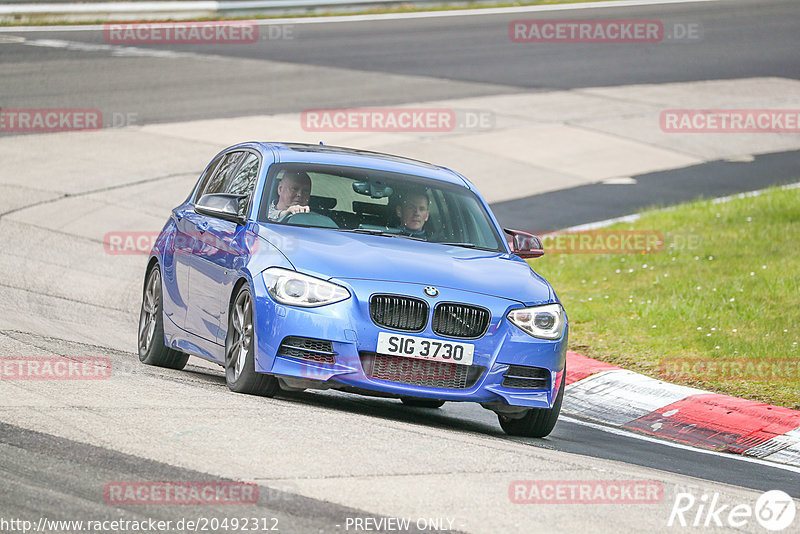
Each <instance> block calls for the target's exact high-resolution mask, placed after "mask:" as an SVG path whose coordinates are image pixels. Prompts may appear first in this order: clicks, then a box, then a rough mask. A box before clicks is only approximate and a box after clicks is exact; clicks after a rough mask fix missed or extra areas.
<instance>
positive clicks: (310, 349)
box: [278, 336, 336, 365]
mask: <svg viewBox="0 0 800 534" xmlns="http://www.w3.org/2000/svg"><path fill="white" fill-rule="evenodd" d="M278 356H284V357H286V358H295V359H297V360H305V361H308V362H316V363H327V364H331V365H333V364H334V363H336V353H335V352H333V344H332V343H331V342H330V341H325V340H322V339H311V338H309V337H296V336H289V337H287V338H284V340H283V342H282V343H281V346H280V348H278Z"/></svg>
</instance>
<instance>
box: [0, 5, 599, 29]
mask: <svg viewBox="0 0 800 534" xmlns="http://www.w3.org/2000/svg"><path fill="white" fill-rule="evenodd" d="M31 1H33V0H31ZM75 1H76V2H77V1H78V0H75ZM605 1H608V0H528V1H521V2H493V1H491V0H490V1H487V2H469V3H459V4H447V3H444V2H443V3H442V4H441V5H416V4H413V3H405V4H402V5H399V6H396V7H375V8H366V9H354V10H350V11H344V10H341V11H322V12H312V13H274V14H271V13H254V14H251V15H238V16H226V15H224V14H219V15H217V16H214V17H195V18H188V19H184V18H181V19H175V18H165V19H158V20H142V21H136V20H125V21H124V23H125V24H133V23H137V22H147V23H151V22H204V21H212V20H264V19H283V18H308V17H337V16H347V15H376V14H389V13H416V12H427V11H458V10H462V9H489V8H498V7H519V6H539V5H542V6H544V5H554V4H583V3H592V2H605ZM107 23H109V20H106V19H96V20H81V21H67V20H60V19H59V18H55V17H48V16H47V15H42V16H41V18H38V16H37V19H36V20H20V21H0V27H3V26H42V25H47V26H59V25H69V26H75V25H92V24H107Z"/></svg>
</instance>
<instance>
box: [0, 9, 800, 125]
mask: <svg viewBox="0 0 800 534" xmlns="http://www.w3.org/2000/svg"><path fill="white" fill-rule="evenodd" d="M533 18H535V19H563V18H570V19H577V18H591V19H613V18H624V19H637V18H646V19H658V20H661V21H663V23H664V25H665V28H667V29H669V28H673V27H674V25H675V24H684V25H686V24H699V25H700V27H702V39H701V40H699V41H685V42H662V43H652V44H641V43H633V44H575V43H559V44H521V43H513V42H511V41H510V39H509V37H508V27H509V26H508V25H509V23H510V22H511V21H513V20H516V19H533ZM798 28H800V6H798V3H797V2H796V0H755V1H754V0H745V1H742V0H736V1H732V0H722V1H719V2H702V3H688V4H674V5H656V6H642V7H625V8H622V7H621V8H610V9H600V10H598V9H587V10H573V11H568V12H550V13H547V12H543V13H522V14H508V15H488V16H462V17H444V18H422V19H401V20H387V21H370V22H357V23H345V22H342V23H331V24H296V25H294V26H292V28H291V30H290V33H289V35H291V37H292V38H291V39H283V38H278V39H269V31H268V30H267V29H266V28H265V27H262V28H261V37H262V40H260V41H258V42H256V43H252V44H216V45H160V46H155V45H149V46H148V45H136V46H138V47H140V48H158V49H169V50H176V51H183V52H190V53H196V54H211V55H214V56H219V57H222V58H238V59H250V60H252V62H244V63H242V62H230V63H226V62H225V61H221V62H220V61H214V60H209V59H207V58H200V59H194V58H181V59H179V60H176V59H161V58H148V57H113V56H111V54H110V53H109V52H108V51H97V52H91V51H72V50H63V49H53V48H41V47H36V46H22V45H10V44H0V63H1V64H2V65H3V69H4V71H5V72H4V76H2V77H0V106H3V107H26V106H31V107H35V106H38V107H45V106H51V107H88V108H98V109H101V110H103V111H104V112H112V111H135V112H137V113H139V121H140V123H151V122H170V121H178V120H191V119H201V118H202V119H206V118H213V117H230V116H239V115H251V114H264V113H280V112H296V111H301V110H303V109H308V108H319V107H326V106H327V107H331V106H334V107H342V106H369V105H390V104H400V103H404V102H418V101H425V100H434V99H438V98H456V97H460V96H480V95H486V94H501V93H514V92H520V91H546V90H552V89H577V88H582V87H597V86H617V85H628V84H636V83H667V82H686V81H696V80H711V79H732V78H747V77H755V76H780V77H786V78H794V79H797V78H799V77H800V54H798V53H797V50H798V49H799V48H800V31H798ZM2 35H21V36H24V37H26V38H28V39H63V40H69V41H76V42H81V43H96V44H104V37H103V32H102V31H101V30H93V31H55V32H47V33H37V32H26V33H14V32H10V33H2V34H0V36H2ZM279 35H283V34H280V33H279ZM275 62H279V63H275ZM301 66H316V67H319V68H321V69H322V70H313V71H308V70H303V69H299V68H298V67H301ZM331 69H335V70H331ZM340 69H347V70H344V71H343V70H340ZM394 75H404V76H406V78H404V79H400V78H396V77H393V76H394ZM408 76H412V77H415V78H407V77H408ZM453 82H458V83H453Z"/></svg>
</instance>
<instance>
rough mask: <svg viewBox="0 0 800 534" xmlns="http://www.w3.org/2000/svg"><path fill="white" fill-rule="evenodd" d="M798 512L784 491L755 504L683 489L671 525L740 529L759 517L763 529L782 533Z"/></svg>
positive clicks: (765, 496) (775, 491)
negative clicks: (730, 500)
mask: <svg viewBox="0 0 800 534" xmlns="http://www.w3.org/2000/svg"><path fill="white" fill-rule="evenodd" d="M796 513H797V507H796V505H795V502H794V501H793V500H792V498H791V497H790V496H789V495H788V494H787V493H786V492H784V491H781V490H772V491H767V492H766V493H763V494H761V496H759V498H758V499H757V500H756V502H755V505H753V506H751V505H750V504H747V503H729V502H728V503H726V502H723V501H722V499H720V496H719V493H714V494H713V495H709V494H707V493H703V494H702V495H701V496H700V497H696V496H695V495H694V494H692V493H685V492H681V493H678V494H676V495H675V503H674V504H673V505H672V511H671V512H670V514H669V520H668V521H667V526H668V527H671V526H681V527H687V526H688V527H700V528H715V527H725V528H736V529H739V528H744V527H747V526H748V525H750V524H751V522H752V520H753V519H755V520H756V521H757V522H758V524H759V525H761V526H762V527H763V528H765V529H767V530H769V531H772V532H778V531H781V530H785V529H786V528H788V527H789V526H791V525H792V523H793V522H794V517H795V514H796ZM793 532H796V531H793Z"/></svg>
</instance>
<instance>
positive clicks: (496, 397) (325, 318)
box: [253, 276, 568, 408]
mask: <svg viewBox="0 0 800 534" xmlns="http://www.w3.org/2000/svg"><path fill="white" fill-rule="evenodd" d="M253 283H254V287H253V291H254V295H255V310H254V311H255V317H254V319H255V324H256V354H255V366H256V371H258V372H262V373H270V374H274V375H278V376H284V377H293V378H296V379H307V380H315V381H321V382H327V384H325V386H326V387H328V386H333V387H348V386H349V387H352V388H357V389H359V390H366V391H371V392H375V393H377V394H385V395H386V394H388V395H395V396H410V397H424V398H435V399H440V400H446V401H469V402H480V403H490V404H491V403H500V404H506V405H509V406H522V407H532V408H549V407H552V405H553V401H554V400H555V398H556V395H557V394H558V388H559V386H560V384H561V379H562V375H563V373H564V372H565V358H566V349H567V333H568V325H567V324H566V318H565V325H564V334H563V335H562V337H561V338H560V339H557V340H553V341H550V340H544V339H537V338H533V337H531V336H529V335H528V334H526V333H525V332H523V331H522V330H520V329H519V328H517V327H516V326H514V325H513V324H511V323H510V322H509V321H508V320H507V319H506V314H507V313H508V311H509V310H511V309H513V308H520V307H523V305H522V304H521V303H520V302H517V301H512V300H509V299H503V298H499V297H490V296H486V295H482V294H479V293H473V292H469V291H462V290H456V289H449V288H439V290H440V294H439V295H438V296H437V297H435V298H431V297H428V296H426V295H425V294H424V293H423V287H424V286H421V285H418V284H409V283H402V282H391V281H375V280H352V279H348V280H336V283H338V284H341V285H343V286H345V287H347V289H348V290H349V291H350V294H351V298H349V299H347V300H345V301H342V302H338V303H336V304H331V305H328V306H321V307H318V308H297V307H290V306H284V305H281V304H278V303H276V302H275V301H274V300H273V299H272V297H271V296H270V295H269V294H268V292H267V289H266V286H265V285H264V280H263V278H262V277H260V276H257V277H255V278H254V281H253ZM376 293H389V294H394V295H408V296H412V297H416V298H421V299H423V300H426V301H427V302H428V304H429V308H430V310H433V307H434V305H435V304H436V303H437V302H439V301H446V302H463V303H467V304H474V305H478V306H482V307H484V308H487V309H489V310H490V311H491V322H490V324H489V328H488V331H487V332H486V334H484V335H483V336H482V337H481V338H479V339H475V340H464V339H453V338H446V337H442V336H439V335H437V334H435V333H434V332H433V331H432V330H431V321H430V318H429V320H428V322H427V324H426V327H425V329H424V330H423V331H421V332H416V333H410V332H397V331H395V330H391V329H388V328H384V327H381V326H378V325H376V324H375V323H374V322H373V321H372V319H371V318H370V313H369V299H370V296H371V295H373V294H376ZM379 332H396V333H401V334H407V335H413V336H418V337H425V338H431V339H439V340H448V341H459V342H464V343H472V344H474V346H475V352H474V358H473V366H478V367H479V368H481V369H476V371H480V376H478V377H477V379H476V380H475V381H474V382H472V383H470V384H467V386H466V387H459V388H450V387H429V386H426V385H415V384H409V383H403V382H401V380H403V378H402V376H399V375H398V377H397V379H396V380H395V379H390V380H382V379H377V378H374V377H372V376H369V371H365V365H364V363H365V358H366V359H367V360H368V359H369V354H368V353H374V352H375V351H376V347H377V339H378V333H379ZM289 336H295V337H303V338H312V339H319V340H326V341H330V342H331V347H332V352H334V353H335V354H336V355H335V363H332V364H323V363H317V362H311V361H306V360H301V359H296V358H292V357H284V356H280V355H277V354H278V349H279V347H280V345H281V343H282V341H283V340H284V339H285V338H287V337H289ZM414 361H415V362H424V361H423V360H414ZM425 363H427V362H425ZM412 365H414V364H412ZM447 365H451V364H447ZM510 366H527V367H536V368H540V369H543V370H546V372H547V373H549V377H550V380H549V383H548V384H547V385H546V386H545V387H544V388H543V389H535V390H532V389H520V388H518V387H517V388H515V387H509V386H508V385H504V384H503V382H504V375H505V374H506V373H507V371H509V367H510ZM366 367H367V369H368V370H369V369H370V366H369V365H366ZM460 367H464V366H460Z"/></svg>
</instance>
